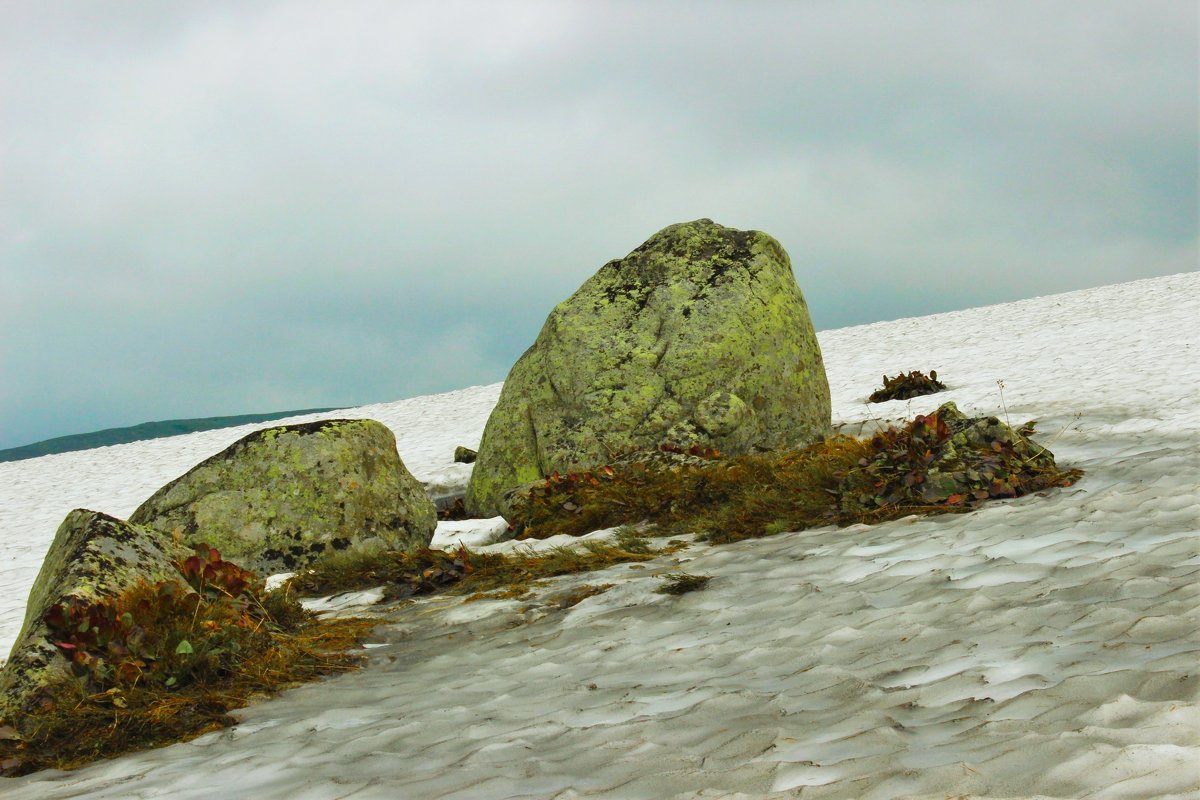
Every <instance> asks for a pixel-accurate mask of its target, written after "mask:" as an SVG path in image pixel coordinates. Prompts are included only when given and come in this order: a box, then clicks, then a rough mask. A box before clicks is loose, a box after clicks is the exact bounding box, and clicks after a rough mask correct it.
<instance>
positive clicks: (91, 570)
mask: <svg viewBox="0 0 1200 800" xmlns="http://www.w3.org/2000/svg"><path fill="white" fill-rule="evenodd" d="M185 556H186V552H185V551H184V549H183V548H181V547H179V546H178V545H176V544H175V543H174V542H172V541H171V540H170V539H167V538H164V537H163V536H162V535H161V534H160V533H158V532H157V531H153V530H150V529H147V528H144V527H140V526H137V525H131V524H130V523H128V522H123V521H122V520H119V519H114V518H113V517H110V516H108V515H106V514H101V513H99V512H96V511H88V510H86V509H77V510H75V511H72V512H71V513H70V514H68V515H67V518H66V519H65V520H63V523H62V525H60V526H59V528H58V532H57V533H56V534H55V536H54V542H53V543H52V544H51V545H50V549H49V551H48V552H47V553H46V559H45V561H43V562H42V569H41V571H40V572H39V573H38V576H37V580H36V581H34V584H33V589H32V590H31V591H30V593H29V603H28V605H27V606H26V610H25V622H24V624H23V625H22V627H21V633H20V635H19V636H17V640H16V644H15V645H13V649H12V653H11V655H10V656H9V659H8V662H7V663H6V664H5V665H4V668H3V669H2V670H0V718H7V719H11V718H12V717H11V715H12V714H14V713H22V712H23V711H24V710H26V709H28V708H29V707H30V704H31V703H35V702H36V701H37V700H38V699H39V697H40V695H41V693H42V690H43V689H45V688H46V686H47V685H48V684H49V683H51V682H52V681H54V680H55V679H57V678H60V677H66V676H67V675H69V674H70V669H69V663H68V662H67V660H66V659H65V658H63V656H62V655H61V653H60V652H59V649H58V648H57V647H55V646H54V643H53V642H52V641H51V640H50V638H49V631H48V629H47V626H46V624H45V622H44V617H45V615H46V612H47V611H49V610H50V608H51V607H52V606H54V605H56V604H58V603H62V602H64V601H66V600H69V599H71V598H75V599H78V600H96V599H99V598H102V597H113V596H115V595H117V594H119V593H120V592H122V591H123V590H125V589H127V588H129V587H130V586H132V585H133V584H135V583H137V582H138V581H139V580H144V581H147V582H149V583H157V582H159V581H164V580H168V579H175V580H181V578H180V576H179V572H178V570H177V569H176V568H175V565H174V562H175V561H176V560H178V559H180V558H183V557H185Z"/></svg>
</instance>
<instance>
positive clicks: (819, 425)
mask: <svg viewBox="0 0 1200 800" xmlns="http://www.w3.org/2000/svg"><path fill="white" fill-rule="evenodd" d="M829 432H830V401H829V384H828V382H827V380H826V377H825V367H824V364H823V362H822V360H821V351H820V347H819V346H818V344H817V338H816V334H815V332H814V331H813V326H812V321H811V319H810V318H809V314H808V307H807V305H806V304H805V302H804V297H803V295H802V294H801V292H800V288H799V287H798V286H797V285H796V279H795V277H794V276H793V274H792V268H791V263H790V261H789V260H788V256H787V253H785V252H784V250H783V248H782V247H781V246H780V245H779V243H778V242H776V241H775V240H774V239H773V238H771V237H770V236H768V235H767V234H765V233H762V232H760V231H740V230H735V229H733V228H726V227H723V226H721V225H718V224H716V223H714V222H712V221H711V220H707V219H702V220H697V221H695V222H688V223H681V224H678V225H672V226H670V227H668V228H666V229H664V230H662V231H660V232H658V233H657V234H655V235H654V236H652V237H651V238H650V239H649V240H648V241H646V243H645V244H643V245H642V246H641V247H639V248H638V249H636V250H634V251H633V252H632V253H630V254H629V255H628V256H626V257H625V258H624V259H620V260H617V261H612V262H609V263H608V264H606V265H604V266H603V267H602V268H601V269H600V271H599V272H597V273H596V274H595V275H593V276H592V277H591V278H590V279H588V280H587V281H586V282H585V283H584V284H583V286H581V287H580V288H579V290H578V291H576V292H575V294H574V295H572V296H571V297H570V298H569V299H567V300H566V301H564V302H563V303H560V304H559V305H558V306H557V307H556V308H555V309H554V311H552V312H551V314H550V316H549V318H548V319H547V320H546V323H545V325H544V326H543V328H542V331H541V333H540V334H539V335H538V338H537V340H536V341H535V342H534V343H533V346H532V347H530V348H529V350H528V351H526V353H525V354H524V355H523V356H521V358H520V359H519V360H518V361H517V363H516V365H514V366H513V368H512V371H511V372H510V373H509V375H508V378H507V380H506V381H505V382H504V389H503V391H502V392H501V394H500V400H499V402H498V403H497V405H496V408H495V410H494V411H493V412H492V415H491V417H490V418H489V419H488V423H487V427H486V429H485V430H484V434H483V441H482V442H481V444H480V446H479V456H478V460H477V461H476V463H475V470H474V472H473V473H472V477H471V483H470V485H469V486H468V490H467V510H468V511H470V512H471V513H472V514H473V515H476V516H491V515H493V514H495V513H497V511H499V510H500V505H501V499H502V497H503V496H504V494H505V493H506V492H508V491H510V490H512V489H514V488H516V487H518V486H522V485H524V484H528V483H530V482H532V481H536V480H538V479H540V478H544V477H546V476H547V475H550V474H551V473H552V472H554V471H555V470H558V471H564V472H565V471H570V470H576V469H581V468H586V467H590V466H595V465H598V464H602V463H605V462H607V461H610V460H611V459H612V458H613V456H614V454H619V453H622V452H627V451H631V450H644V449H647V448H653V447H656V446H657V445H659V444H660V443H663V442H673V443H675V444H680V445H693V444H699V445H703V446H706V447H714V448H717V449H719V450H721V451H724V452H727V453H731V454H736V453H744V452H749V451H753V450H770V449H776V448H780V447H800V446H803V445H805V444H808V443H811V442H813V441H815V440H817V439H819V438H821V437H822V436H825V435H827V434H828V433H829Z"/></svg>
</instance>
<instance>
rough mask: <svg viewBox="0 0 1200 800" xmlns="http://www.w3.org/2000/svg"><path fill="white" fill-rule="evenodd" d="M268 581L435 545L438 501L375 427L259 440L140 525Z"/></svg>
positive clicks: (154, 500)
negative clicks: (342, 556) (334, 559)
mask: <svg viewBox="0 0 1200 800" xmlns="http://www.w3.org/2000/svg"><path fill="white" fill-rule="evenodd" d="M130 520H131V521H132V522H135V523H139V524H145V525H149V526H151V527H153V528H155V529H156V530H159V531H162V532H163V533H165V534H168V535H172V536H178V537H180V538H181V539H182V540H183V541H186V542H189V543H198V542H203V543H206V544H209V545H211V546H213V547H216V548H217V549H218V550H220V551H221V554H222V555H223V556H224V557H225V558H227V559H229V560H231V561H234V562H237V563H239V564H241V565H242V566H244V567H247V568H249V569H251V570H254V571H256V572H259V573H262V574H270V573H273V572H282V571H285V570H293V569H296V568H297V567H300V566H304V565H306V564H309V563H312V562H313V561H315V560H317V559H318V558H320V557H321V556H323V555H325V554H326V553H328V552H330V551H342V550H347V549H352V550H368V549H379V550H382V549H391V550H404V549H407V548H410V547H420V546H424V545H426V544H428V543H429V540H430V539H431V538H432V536H433V530H434V527H435V526H436V524H437V520H436V511H435V509H434V505H433V502H432V501H431V500H430V499H429V497H428V496H427V495H426V494H425V490H424V488H423V487H422V486H421V484H420V483H419V482H417V480H416V479H415V478H413V477H412V475H411V474H409V472H408V470H407V469H405V467H404V464H403V463H402V462H401V460H400V456H399V454H398V453H397V452H396V440H395V437H394V436H393V435H392V432H391V431H390V430H388V429H387V427H385V426H384V425H382V424H380V423H378V422H375V421H374V420H323V421H321V422H314V423H305V424H301V425H286V426H281V427H274V428H268V429H265V430H261V431H256V432H255V433H252V434H250V435H248V436H246V437H245V438H243V439H241V440H240V441H238V442H236V443H234V444H233V445H231V446H230V447H229V448H227V449H226V450H224V451H222V452H221V453H218V454H217V455H215V456H213V457H212V458H209V459H207V460H206V461H204V462H203V463H201V464H199V465H197V466H196V467H194V468H193V469H192V470H190V471H189V472H188V473H187V474H186V475H184V476H182V477H180V478H178V479H176V480H175V481H172V482H171V483H169V484H167V485H166V486H164V487H163V488H162V489H160V490H159V491H158V492H157V493H155V494H154V496H153V497H151V498H150V499H149V500H147V501H146V502H145V503H143V504H142V505H141V507H139V508H138V509H137V511H135V512H134V513H133V515H132V516H131V517H130Z"/></svg>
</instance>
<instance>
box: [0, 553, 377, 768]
mask: <svg viewBox="0 0 1200 800" xmlns="http://www.w3.org/2000/svg"><path fill="white" fill-rule="evenodd" d="M179 566H180V569H181V572H182V573H183V576H184V577H185V578H186V579H187V584H183V583H180V582H176V581H163V582H160V583H155V584H150V583H145V582H143V583H139V584H136V585H134V586H132V587H130V588H129V589H127V590H126V591H124V592H122V593H121V594H119V595H117V596H116V597H112V598H102V599H100V600H97V601H95V602H91V603H83V602H67V603H63V604H59V605H56V606H54V607H53V608H51V609H50V610H49V611H48V612H47V617H46V620H45V621H46V624H47V626H48V628H49V629H50V633H51V639H52V641H54V642H55V644H56V646H57V647H58V648H59V650H60V652H61V653H62V654H63V655H64V656H65V657H66V658H68V660H69V662H70V666H71V670H70V672H69V673H68V674H65V675H64V676H62V677H61V678H60V679H59V680H58V681H57V682H55V683H53V684H51V685H50V686H48V687H47V689H46V691H45V692H44V693H43V694H42V696H41V697H39V698H38V699H36V701H35V702H34V704H33V706H32V707H31V708H28V709H26V711H27V712H28V713H25V714H22V715H21V716H20V717H19V718H17V719H11V720H8V721H7V724H4V723H0V733H2V734H3V735H0V774H3V775H24V774H27V773H30V772H34V771H36V770H39V769H46V768H57V769H71V768H73V767H77V766H80V765H82V764H85V763H87V762H90V761H94V760H96V759H98V758H107V757H111V756H115V755H118V754H120V753H125V752H129V751H131V750H138V749H144V748H147V747H158V746H162V745H166V744H171V743H174V742H178V741H186V740H188V739H192V738H195V737H196V736H199V735H201V734H204V733H207V732H209V731H212V730H218V729H220V728H223V727H226V726H228V725H231V724H233V723H234V719H233V718H232V717H231V716H230V715H229V712H230V711H231V710H233V709H235V708H239V707H241V706H244V705H247V704H248V703H249V702H251V701H252V700H253V699H256V698H258V697H261V696H266V695H271V694H274V693H276V692H278V691H280V690H282V689H286V688H290V687H292V686H296V685H298V684H300V683H304V682H308V681H313V680H316V679H318V678H320V677H322V676H325V675H331V674H335V673H339V672H345V671H347V670H351V669H355V668H356V667H357V666H358V665H359V663H360V661H361V655H360V654H357V653H354V652H351V649H352V648H355V647H356V646H357V645H358V644H359V643H360V642H361V640H362V639H363V638H364V637H366V636H367V634H368V633H369V632H370V630H371V629H372V628H373V627H374V626H375V624H376V623H375V621H373V620H365V619H326V620H318V619H316V618H314V617H313V616H312V615H311V614H309V613H308V612H307V611H305V610H304V609H303V607H301V606H300V604H299V602H298V601H297V599H296V597H295V596H294V595H291V594H289V593H287V592H286V591H277V592H271V593H269V594H268V593H264V592H263V591H262V583H261V581H259V580H258V579H257V577H256V576H254V575H253V574H251V573H249V572H246V571H245V570H242V569H241V568H240V567H237V566H236V565H234V564H231V563H230V562H226V561H222V560H221V559H220V557H219V554H218V553H217V552H216V551H215V550H211V549H209V548H198V550H197V555H196V556H193V557H192V558H189V559H188V560H187V561H185V562H183V563H182V564H180V565H179Z"/></svg>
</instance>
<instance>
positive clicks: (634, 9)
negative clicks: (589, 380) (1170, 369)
mask: <svg viewBox="0 0 1200 800" xmlns="http://www.w3.org/2000/svg"><path fill="white" fill-rule="evenodd" d="M65 8H66V7H65V6H61V7H56V6H41V7H39V6H37V5H30V4H12V5H11V7H8V8H5V9H4V18H5V20H6V25H5V26H4V28H3V30H0V70H2V71H3V72H4V74H5V75H13V76H18V77H17V79H16V80H10V81H6V82H5V83H3V84H0V104H2V105H3V107H4V108H5V109H6V124H5V126H4V129H3V132H2V133H0V173H2V176H3V180H4V186H5V191H4V193H3V194H2V195H0V269H2V270H3V291H2V292H0V312H3V320H0V447H2V446H5V445H12V444H19V443H22V442H24V441H30V440H33V439H36V438H43V437H45V436H49V435H56V434H61V433H68V432H72V431H76V430H82V429H90V428H95V427H103V426H108V425H115V424H126V423H133V422H139V421H143V420H145V419H149V418H164V417H171V416H181V415H207V414H223V413H238V412H244V411H265V410H270V409H272V408H277V407H281V406H290V407H303V406H315V405H324V404H330V403H333V404H338V403H360V402H368V401H378V400H385V399H394V398H397V397H401V396H404V395H409V394H413V393H418V392H426V391H434V390H439V389H448V388H453V387H454V386H457V385H464V384H467V383H477V382H482V381H489V380H496V379H499V378H500V377H502V376H503V374H504V372H505V371H506V370H507V368H508V366H509V365H510V364H511V362H512V360H513V359H515V357H516V356H517V355H519V353H520V352H521V350H522V349H523V348H524V347H525V346H526V345H527V344H528V343H529V341H530V340H531V339H532V337H533V336H534V335H535V334H536V331H537V329H538V327H539V326H540V324H541V322H542V320H543V319H544V317H545V315H546V313H547V312H548V311H549V308H550V306H551V305H552V304H553V303H555V302H557V301H558V300H560V299H562V298H563V297H565V296H566V295H567V294H568V293H570V292H571V291H573V290H574V288H575V287H577V286H578V285H579V283H580V282H582V281H583V280H584V279H585V278H586V277H587V276H588V275H589V274H591V272H592V271H594V270H595V269H596V268H597V267H598V266H599V265H600V264H602V263H604V261H606V260H608V259H610V258H615V257H620V256H622V255H624V254H625V253H626V252H628V251H629V250H630V249H632V248H633V247H635V246H636V245H637V244H639V243H640V242H641V241H642V240H643V239H645V238H646V237H647V236H649V235H650V234H651V233H653V232H654V231H655V230H657V229H658V228H661V227H662V226H664V225H667V224H670V223H672V222H676V221H679V220H683V219H693V218H696V217H701V216H709V217H713V218H715V219H717V220H719V221H721V222H723V223H725V224H730V225H738V226H741V227H754V228H760V229H763V230H766V231H768V232H770V233H772V234H773V235H775V236H776V237H777V238H779V239H780V240H781V241H782V242H783V244H784V245H785V246H786V247H787V248H788V250H789V252H790V253H791V255H792V259H793V262H794V267H795V270H796V273H797V277H798V279H799V281H800V284H801V286H802V288H803V289H804V292H805V294H806V296H807V298H808V301H809V305H810V307H811V308H812V311H813V314H814V319H815V320H816V322H817V325H818V327H838V326H842V325H849V324H856V323H861V322H868V321H872V320H875V319H882V318H895V317H900V316H907V315H914V314H923V313H931V312H934V311H941V310H949V309H952V308H961V307H964V306H969V305H980V304H986V303H991V302H1000V301H1003V300H1008V299H1015V298H1018V297H1023V296H1030V295H1034V294H1043V293H1047V292H1054V291H1064V290H1068V289H1072V288H1080V287H1084V286H1091V285H1098V284H1102V283H1108V282H1113V281H1120V280H1129V279H1133V278H1137V277H1143V276H1147V275H1155V274H1167V273H1169V272H1176V271H1182V270H1192V269H1195V268H1196V266H1197V264H1196V258H1197V256H1196V252H1197V251H1196V233H1197V230H1196V229H1197V215H1198V209H1197V190H1196V186H1197V180H1198V169H1197V117H1198V114H1200V112H1198V109H1197V96H1198V92H1197V43H1196V37H1195V35H1194V33H1195V29H1196V16H1197V12H1196V9H1195V6H1194V4H1192V3H1188V2H1157V3H1141V4H1137V5H1136V6H1133V5H1130V4H1126V3H1101V2H1097V3H1088V4H1086V5H1085V4H1079V3H1073V2H1072V3H1067V2H1038V3H1027V2H1005V3H999V2H997V3H972V4H962V3H932V2H931V3H906V4H903V5H897V4H894V3H882V2H849V3H836V4H835V3H782V2H781V3H770V2H764V3H753V4H750V3H716V2H701V3H695V2H692V3H654V4H646V3H624V2H610V3H562V2H546V3H505V4H498V3H440V4H433V3H429V4H419V3H412V4H409V3H405V4H397V3H389V2H352V3H341V4H326V3H316V2H313V3H303V2H302V3H279V4H270V3H256V4H252V5H246V4H243V3H234V2H229V3H210V2H205V3H184V2H180V3H169V4H163V3H135V2H124V3H121V2H118V3H112V2H107V3H94V4H93V3H78V4H71V7H70V12H69V13H68V12H67V11H65V10H64V9H65ZM439 353H444V355H441V356H439ZM915 366H919V365H914V367H915Z"/></svg>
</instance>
